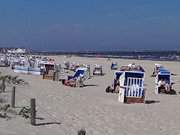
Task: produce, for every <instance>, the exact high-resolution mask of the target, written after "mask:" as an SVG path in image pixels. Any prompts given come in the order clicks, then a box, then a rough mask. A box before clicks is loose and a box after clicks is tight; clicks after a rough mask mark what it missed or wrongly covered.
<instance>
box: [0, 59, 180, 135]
mask: <svg viewBox="0 0 180 135" xmlns="http://www.w3.org/2000/svg"><path fill="white" fill-rule="evenodd" d="M52 57H53V58H54V59H55V60H56V63H63V62H64V61H70V62H73V61H74V62H77V63H80V64H90V65H91V71H92V70H93V67H94V65H95V64H100V65H102V66H103V71H104V73H105V75H104V76H93V77H92V78H91V79H89V80H87V81H86V82H85V84H86V85H87V86H86V87H83V88H73V87H67V86H64V85H62V83H61V82H55V81H51V80H43V79H42V76H36V75H24V74H17V73H14V72H13V71H12V70H11V69H10V68H3V67H1V68H0V71H1V72H2V73H5V74H11V75H14V76H15V75H18V76H19V78H22V79H24V80H25V81H27V82H28V83H29V84H28V85H26V86H17V88H16V107H22V106H29V104H30V98H36V102H37V116H38V117H39V118H43V120H40V119H39V120H37V123H39V125H38V126H32V125H31V124H30V120H29V119H25V118H22V117H20V116H15V117H13V118H12V119H10V120H5V119H0V135H50V134H51V135H76V134H77V131H78V130H79V129H81V128H84V129H85V130H86V132H87V135H179V134H180V115H179V114H180V94H179V92H180V70H179V67H180V63H179V62H167V61H145V60H123V59H111V61H108V60H107V59H106V58H82V57H75V56H73V57H70V58H67V57H65V56H52ZM112 61H117V62H118V65H119V67H120V66H122V65H127V64H129V63H136V64H140V65H141V66H142V67H144V69H145V87H146V90H147V91H146V97H145V99H146V100H147V101H155V102H154V103H151V104H122V103H120V102H118V95H117V94H114V93H106V92H105V89H106V87H107V86H108V85H111V84H112V81H113V74H114V71H111V69H110V65H111V62H112ZM155 63H160V64H162V65H164V66H165V67H166V68H168V69H169V70H170V71H171V72H172V73H174V74H176V76H172V80H173V81H174V82H175V84H174V85H173V89H174V90H175V91H176V92H177V95H165V94H159V95H156V94H155V92H154V91H155V78H153V77H151V74H152V72H153V68H154V64H155ZM11 89H12V87H7V90H6V91H7V92H6V95H7V98H8V100H10V96H11V95H10V92H11ZM9 102H10V101H9ZM57 123H60V124H57Z"/></svg>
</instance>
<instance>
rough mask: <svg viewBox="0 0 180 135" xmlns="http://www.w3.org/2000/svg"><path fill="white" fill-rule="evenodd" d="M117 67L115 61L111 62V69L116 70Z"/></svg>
mask: <svg viewBox="0 0 180 135" xmlns="http://www.w3.org/2000/svg"><path fill="white" fill-rule="evenodd" d="M117 69H118V64H117V62H112V63H111V70H117Z"/></svg>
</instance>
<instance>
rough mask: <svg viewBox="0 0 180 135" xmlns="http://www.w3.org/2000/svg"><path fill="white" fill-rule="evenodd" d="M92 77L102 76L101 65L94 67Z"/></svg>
mask: <svg viewBox="0 0 180 135" xmlns="http://www.w3.org/2000/svg"><path fill="white" fill-rule="evenodd" d="M93 75H103V69H102V66H101V65H95V67H94V69H93Z"/></svg>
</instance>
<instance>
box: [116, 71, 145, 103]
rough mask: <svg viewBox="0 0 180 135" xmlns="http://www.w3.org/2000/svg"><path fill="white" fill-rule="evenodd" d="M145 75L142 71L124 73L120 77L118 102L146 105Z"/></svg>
mask: <svg viewBox="0 0 180 135" xmlns="http://www.w3.org/2000/svg"><path fill="white" fill-rule="evenodd" d="M144 77H145V73H144V72H141V71H124V72H123V74H122V75H121V76H120V78H119V81H120V87H119V96H118V100H119V101H120V102H122V103H144V101H145V100H144V99H145V89H144Z"/></svg>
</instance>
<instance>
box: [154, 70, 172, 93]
mask: <svg viewBox="0 0 180 135" xmlns="http://www.w3.org/2000/svg"><path fill="white" fill-rule="evenodd" d="M171 89H172V80H171V72H170V71H169V70H167V69H165V68H160V70H159V72H158V74H157V75H156V78H155V93H156V94H159V93H168V92H170V91H171Z"/></svg>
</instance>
